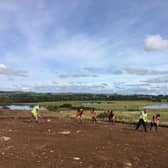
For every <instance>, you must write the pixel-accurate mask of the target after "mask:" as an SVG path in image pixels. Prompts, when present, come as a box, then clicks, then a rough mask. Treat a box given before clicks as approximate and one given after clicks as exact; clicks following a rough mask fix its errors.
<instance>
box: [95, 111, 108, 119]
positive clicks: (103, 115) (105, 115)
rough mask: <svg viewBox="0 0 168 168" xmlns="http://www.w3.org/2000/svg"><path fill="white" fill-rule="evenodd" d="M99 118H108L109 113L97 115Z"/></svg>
mask: <svg viewBox="0 0 168 168" xmlns="http://www.w3.org/2000/svg"><path fill="white" fill-rule="evenodd" d="M97 118H107V113H105V112H104V113H100V114H98V115H97Z"/></svg>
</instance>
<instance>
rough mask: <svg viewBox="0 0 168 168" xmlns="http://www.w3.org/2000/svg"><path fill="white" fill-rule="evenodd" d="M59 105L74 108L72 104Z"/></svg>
mask: <svg viewBox="0 0 168 168" xmlns="http://www.w3.org/2000/svg"><path fill="white" fill-rule="evenodd" d="M59 107H61V108H72V104H62V105H60V106H59Z"/></svg>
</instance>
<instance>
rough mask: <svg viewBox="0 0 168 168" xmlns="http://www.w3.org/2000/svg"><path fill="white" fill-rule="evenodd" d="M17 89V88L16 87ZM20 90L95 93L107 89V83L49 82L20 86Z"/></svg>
mask: <svg viewBox="0 0 168 168" xmlns="http://www.w3.org/2000/svg"><path fill="white" fill-rule="evenodd" d="M17 88H18V87H17ZM21 88H29V90H32V91H35V92H82V93H84V92H85V93H89V92H97V91H102V89H105V90H106V89H107V88H108V84H107V83H81V82H75V83H74V82H66V83H65V82H57V81H56V82H50V83H43V84H42V83H39V84H33V85H21Z"/></svg>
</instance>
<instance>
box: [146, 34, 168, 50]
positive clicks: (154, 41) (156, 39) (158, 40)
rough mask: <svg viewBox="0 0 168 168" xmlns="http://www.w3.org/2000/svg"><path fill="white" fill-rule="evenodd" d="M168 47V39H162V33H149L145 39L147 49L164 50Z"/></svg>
mask: <svg viewBox="0 0 168 168" xmlns="http://www.w3.org/2000/svg"><path fill="white" fill-rule="evenodd" d="M163 49H168V40H164V39H162V37H161V36H160V35H149V36H147V37H146V39H145V50H147V51H152V50H163Z"/></svg>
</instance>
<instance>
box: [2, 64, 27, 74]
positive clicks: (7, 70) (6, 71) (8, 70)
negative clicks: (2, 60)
mask: <svg viewBox="0 0 168 168" xmlns="http://www.w3.org/2000/svg"><path fill="white" fill-rule="evenodd" d="M0 75H5V76H21V77H26V76H27V72H26V71H22V70H14V69H11V68H8V67H7V66H6V65H4V64H0Z"/></svg>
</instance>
